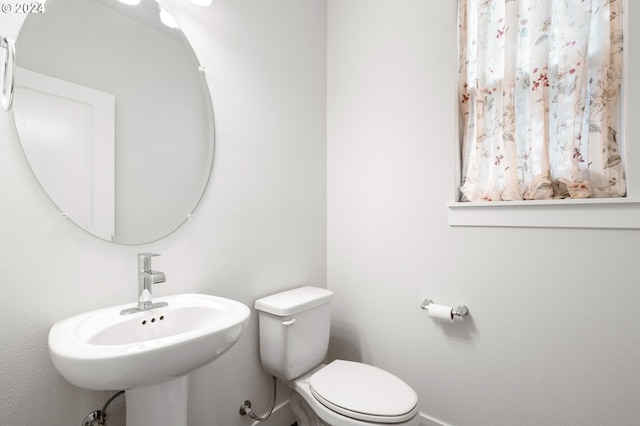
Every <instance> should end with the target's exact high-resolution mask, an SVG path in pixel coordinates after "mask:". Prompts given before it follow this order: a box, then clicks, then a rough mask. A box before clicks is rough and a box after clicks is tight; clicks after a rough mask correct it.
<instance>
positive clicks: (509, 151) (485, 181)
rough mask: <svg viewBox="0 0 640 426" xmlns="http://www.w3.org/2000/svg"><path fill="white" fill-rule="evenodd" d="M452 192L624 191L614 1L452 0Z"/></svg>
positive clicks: (535, 195)
mask: <svg viewBox="0 0 640 426" xmlns="http://www.w3.org/2000/svg"><path fill="white" fill-rule="evenodd" d="M458 19H459V22H458V23H459V25H458V28H459V42H460V48H459V53H460V59H459V73H460V75H459V82H460V87H459V95H460V106H461V116H460V118H461V120H460V121H461V126H462V128H461V137H462V144H461V160H462V171H461V175H462V176H461V178H462V181H461V185H460V192H461V201H472V202H474V201H514V200H551V199H558V198H572V199H583V198H591V197H595V198H609V197H624V196H625V194H626V182H625V171H624V161H623V157H622V156H623V144H622V143H621V138H620V136H621V134H622V131H621V130H622V125H621V124H622V120H621V119H620V117H621V116H622V115H621V109H620V104H621V102H620V87H621V82H622V70H623V17H622V0H566V1H557V0H537V1H533V0H511V1H509V0H459V12H458Z"/></svg>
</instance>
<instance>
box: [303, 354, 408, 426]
mask: <svg viewBox="0 0 640 426" xmlns="http://www.w3.org/2000/svg"><path fill="white" fill-rule="evenodd" d="M309 385H310V386H311V393H312V394H313V396H314V397H315V398H316V399H317V400H318V401H320V403H322V405H324V406H325V407H327V408H329V409H331V410H333V411H335V412H338V413H340V414H343V415H345V416H347V417H351V418H354V419H358V420H365V421H370V422H378V423H399V422H402V421H405V420H409V419H410V418H412V417H413V416H414V415H415V414H416V413H417V411H418V396H417V395H416V393H415V392H414V390H413V389H411V387H410V386H409V385H407V384H406V383H405V382H403V381H402V380H400V379H399V378H397V377H396V376H394V375H393V374H391V373H389V372H387V371H384V370H382V369H380V368H377V367H374V366H371V365H367V364H362V363H359V362H351V361H343V360H336V361H333V362H332V363H331V364H329V365H327V366H326V367H324V368H322V369H320V370H319V371H318V372H316V373H315V374H313V375H312V376H311V377H310V379H309Z"/></svg>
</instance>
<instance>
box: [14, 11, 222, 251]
mask: <svg viewBox="0 0 640 426" xmlns="http://www.w3.org/2000/svg"><path fill="white" fill-rule="evenodd" d="M45 8H46V9H45V12H44V13H38V14H36V13H34V14H31V15H29V16H28V17H27V18H26V20H25V22H24V25H23V26H22V29H21V30H20V34H19V37H18V41H17V43H16V50H17V61H16V63H17V68H16V73H15V98H14V105H13V111H14V118H15V121H16V127H17V130H18V135H19V137H20V140H21V142H22V146H23V148H24V151H25V154H26V157H27V159H28V161H29V164H30V166H31V168H32V170H33V171H34V173H35V175H36V177H37V179H38V181H39V182H40V184H41V185H42V187H43V188H44V189H45V191H46V192H47V194H48V195H49V197H50V198H51V199H52V200H53V202H54V203H55V204H56V205H57V206H58V208H59V209H60V210H61V211H62V212H63V213H64V214H65V215H66V216H68V217H69V218H70V219H71V220H73V221H74V222H75V223H76V224H78V225H79V226H80V227H82V228H83V229H85V230H87V231H88V232H90V233H92V234H94V235H96V236H98V237H100V238H103V239H105V240H108V241H114V242H118V243H123V244H142V243H147V242H151V241H155V240H157V239H159V238H162V237H164V236H166V235H168V234H169V233H171V232H173V231H174V230H175V229H177V228H178V227H179V226H180V225H181V224H182V223H184V221H185V220H186V219H187V218H188V217H189V216H190V214H191V213H192V212H193V210H194V209H195V207H196V205H197V204H198V202H199V201H200V199H201V197H202V194H203V193H204V190H205V187H206V185H207V182H208V180H209V175H210V172H211V167H212V162H213V143H214V141H213V136H214V134H213V132H214V129H213V111H212V107H211V98H210V95H209V90H208V87H207V84H206V81H205V78H204V75H203V72H202V70H201V67H199V64H198V62H197V60H196V57H195V54H194V52H193V50H192V49H191V46H190V45H189V43H188V42H187V40H186V38H185V37H184V35H183V34H182V32H181V31H180V30H179V29H175V28H171V27H169V26H168V25H167V24H166V23H162V22H161V21H160V7H159V5H158V3H156V1H155V0H142V1H141V2H140V4H138V5H135V6H129V5H125V4H123V3H121V2H120V1H118V0H48V1H47V2H46V4H45ZM163 13H166V12H163ZM163 17H164V18H165V19H164V22H167V19H166V16H163Z"/></svg>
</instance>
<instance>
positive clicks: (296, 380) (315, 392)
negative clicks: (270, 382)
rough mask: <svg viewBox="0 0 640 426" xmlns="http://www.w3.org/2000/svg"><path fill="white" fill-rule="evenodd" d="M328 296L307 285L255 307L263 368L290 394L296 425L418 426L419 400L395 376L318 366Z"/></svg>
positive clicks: (363, 368)
mask: <svg viewBox="0 0 640 426" xmlns="http://www.w3.org/2000/svg"><path fill="white" fill-rule="evenodd" d="M332 295H333V293H332V292H331V291H329V290H327V289H323V288H317V287H311V286H307V287H299V288H295V289H293V290H288V291H284V292H281V293H277V294H273V295H271V296H267V297H264V298H262V299H258V300H256V302H255V308H256V310H257V311H258V312H259V326H260V359H261V361H262V367H263V368H264V370H265V371H266V372H268V373H269V374H271V375H273V376H275V377H278V378H279V379H281V380H282V381H283V382H284V383H285V384H286V385H287V386H289V387H290V388H291V389H292V392H291V399H290V405H291V409H292V410H293V412H294V414H295V416H296V420H297V422H298V426H383V425H397V426H418V425H419V424H420V416H419V415H418V396H417V395H416V393H415V391H414V390H413V389H412V388H411V387H410V386H409V385H407V384H406V383H405V382H403V381H402V380H400V379H399V378H398V377H396V376H394V375H393V374H391V373H389V372H387V371H385V370H382V369H380V368H377V367H374V366H371V365H367V364H363V363H360V362H352V361H345V360H335V361H333V362H331V363H329V364H326V365H325V364H323V363H322V362H323V361H324V358H325V356H326V354H327V349H328V347H329V334H330V328H331V298H332Z"/></svg>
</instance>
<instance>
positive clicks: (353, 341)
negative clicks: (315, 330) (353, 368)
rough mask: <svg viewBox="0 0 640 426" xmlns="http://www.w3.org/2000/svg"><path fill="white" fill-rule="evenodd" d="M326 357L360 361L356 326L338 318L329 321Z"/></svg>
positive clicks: (360, 348)
mask: <svg viewBox="0 0 640 426" xmlns="http://www.w3.org/2000/svg"><path fill="white" fill-rule="evenodd" d="M327 358H328V359H329V361H333V360H334V359H343V360H347V361H357V362H362V360H363V357H362V342H361V341H360V335H359V333H358V331H357V329H356V327H354V326H353V325H352V324H349V323H347V322H344V321H340V320H333V321H332V322H331V337H330V339H329V351H328V354H327Z"/></svg>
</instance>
